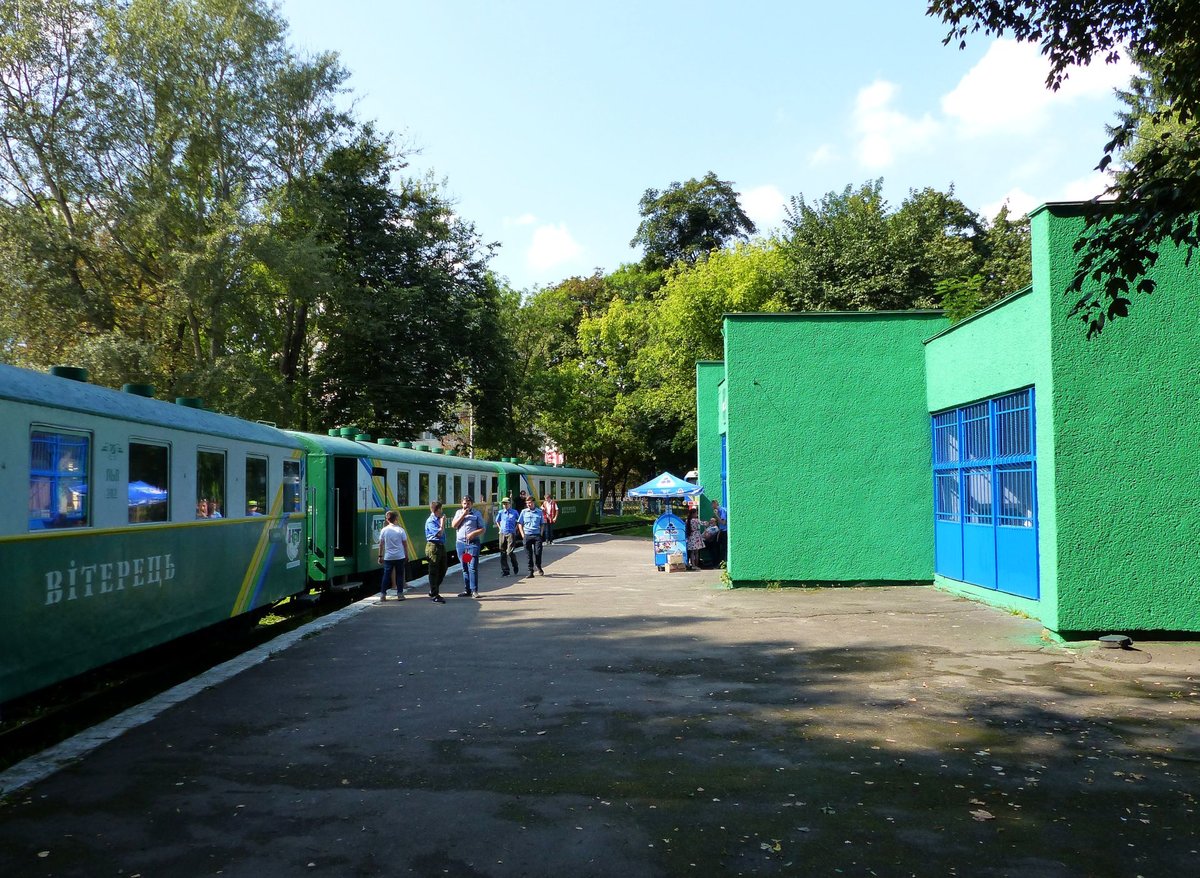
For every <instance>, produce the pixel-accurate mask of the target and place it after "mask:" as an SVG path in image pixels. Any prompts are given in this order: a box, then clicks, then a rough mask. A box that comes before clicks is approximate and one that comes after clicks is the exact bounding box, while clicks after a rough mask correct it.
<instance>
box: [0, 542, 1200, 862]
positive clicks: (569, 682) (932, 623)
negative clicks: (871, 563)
mask: <svg viewBox="0 0 1200 878" xmlns="http://www.w3.org/2000/svg"><path fill="white" fill-rule="evenodd" d="M651 560H652V558H651V554H650V547H649V546H648V544H647V542H646V541H645V540H632V539H622V538H615V537H598V538H592V539H588V540H579V541H576V542H571V541H569V540H564V541H560V542H558V543H556V544H555V545H553V546H550V547H547V549H546V560H545V568H546V572H547V574H548V575H547V576H544V577H538V578H536V579H532V580H531V579H515V578H513V577H507V578H502V577H500V571H499V568H498V566H497V565H496V564H495V563H494V562H493V563H489V564H485V565H484V566H483V575H482V583H483V585H482V589H483V592H484V597H483V599H482V600H479V601H474V600H471V599H467V598H456V597H454V596H453V595H454V594H455V593H456V592H457V591H458V590H459V588H458V586H459V583H460V581H461V580H460V579H459V578H456V576H455V575H454V574H451V576H450V577H448V579H447V584H446V587H445V589H444V591H445V593H447V594H448V595H449V597H448V598H447V603H446V604H445V605H438V604H434V603H432V602H430V601H429V600H428V599H419V598H418V597H417V594H418V593H417V592H416V591H414V592H410V596H409V599H408V600H406V601H394V600H389V601H387V602H385V603H379V602H378V601H377V600H376V599H370V600H368V601H364V602H361V603H360V604H357V605H355V606H354V607H353V608H350V609H349V610H348V611H346V612H345V614H344V615H343V616H342V617H340V621H337V624H328V625H327V626H326V627H325V628H323V629H321V630H314V631H312V632H310V633H309V634H306V635H304V636H299V637H297V638H296V639H295V642H294V643H293V645H291V646H290V648H287V649H285V650H283V651H281V652H276V653H275V654H274V655H273V656H271V657H270V658H269V659H267V660H266V661H262V662H260V663H258V664H254V663H253V662H246V663H245V664H244V667H245V669H244V670H241V672H240V673H238V674H236V675H235V676H232V677H230V678H229V679H227V680H225V681H224V682H221V683H219V684H217V685H214V686H212V687H211V688H207V689H202V690H201V691H198V692H196V693H195V694H191V695H190V697H185V696H184V695H180V696H179V697H178V698H176V699H175V700H177V701H178V703H175V704H174V706H171V707H169V708H168V709H166V710H165V711H164V712H162V713H161V714H160V715H158V716H157V717H156V718H153V719H149V720H148V721H145V722H143V723H142V724H140V725H139V724H138V722H134V721H126V726H125V727H127V728H128V731H125V732H124V734H122V735H121V736H120V737H117V738H116V739H114V740H112V741H110V742H108V743H106V744H104V745H103V746H101V747H99V748H98V749H95V750H94V751H93V752H90V753H88V754H87V755H85V756H82V757H80V758H78V759H77V760H76V761H74V762H72V763H71V764H69V765H67V766H66V767H65V768H63V769H62V770H60V771H58V772H57V773H55V774H53V775H51V776H49V777H46V778H45V779H42V780H39V781H36V782H33V783H31V784H29V785H27V786H24V787H22V788H20V789H16V790H15V791H10V792H9V793H7V795H6V796H5V797H4V799H3V800H2V801H0V875H5V876H21V878H24V876H42V875H46V876H88V878H94V876H126V878H133V876H142V878H151V876H164V875H165V876H171V878H184V876H193V875H196V876H199V875H223V876H239V878H240V876H246V878H273V876H296V875H328V876H343V875H358V876H374V875H389V876H390V875H418V876H441V875H450V876H541V875H554V876H559V875H567V876H570V878H583V876H607V875H616V876H620V878H637V876H668V875H694V876H705V875H806V876H807V875H878V876H898V875H918V876H932V875H938V876H941V875H962V876H968V875H969V876H1007V875H1012V876H1021V878H1031V876H1033V878H1036V876H1108V875H1114V876H1115V875H1121V876H1126V875H1127V876H1136V875H1144V876H1147V878H1149V876H1160V875H1178V874H1190V873H1192V872H1194V871H1195V868H1196V867H1195V864H1196V863H1197V862H1200V860H1198V859H1197V857H1198V853H1197V852H1198V850H1200V815H1197V813H1196V810H1197V806H1196V799H1195V796H1196V795H1200V683H1198V682H1197V675H1198V674H1200V647H1198V646H1197V645H1196V644H1194V643H1155V644H1140V643H1139V644H1135V649H1134V650H1100V649H1097V648H1095V647H1094V646H1092V645H1086V646H1082V647H1080V648H1069V647H1065V646H1063V645H1061V644H1057V643H1055V642H1053V641H1051V640H1050V639H1048V638H1047V637H1046V636H1044V634H1043V632H1042V629H1041V628H1040V626H1038V625H1037V624H1036V623H1035V622H1032V621H1030V620H1028V619H1023V618H1020V617H1017V616H1012V615H1009V614H1007V613H1004V612H1002V611H998V610H994V609H990V608H987V607H984V606H980V605H977V604H973V603H970V602H968V601H966V600H963V599H960V598H956V597H953V596H950V595H947V594H945V593H941V592H937V591H935V590H933V589H932V588H870V589H858V588H843V589H821V590H753V591H751V590H744V591H728V590H725V589H723V588H721V585H720V581H719V577H718V575H717V574H716V573H714V572H699V573H689V574H669V575H668V574H665V573H659V572H657V571H655V570H654V568H653V566H652V564H651ZM202 685H206V684H200V686H202ZM200 686H197V688H198V689H199V688H200ZM59 758H62V757H59ZM18 768H21V767H18ZM24 769H25V770H28V769H29V766H25V767H24ZM16 771H17V769H14V770H13V772H16ZM13 772H8V773H6V774H5V775H3V776H0V788H3V787H6V786H7V788H8V789H10V790H12V788H13V787H14V786H15V785H16V784H17V783H18V781H17V780H15V778H17V775H16V774H15V773H13Z"/></svg>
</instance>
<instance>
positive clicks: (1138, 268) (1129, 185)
mask: <svg viewBox="0 0 1200 878" xmlns="http://www.w3.org/2000/svg"><path fill="white" fill-rule="evenodd" d="M928 14H929V15H932V16H937V17H940V18H941V19H942V20H943V21H944V22H945V23H946V24H947V25H949V26H950V30H949V32H948V34H947V35H946V40H945V42H947V43H951V42H957V43H958V45H959V47H960V48H961V47H963V46H965V45H966V38H967V37H968V36H969V35H971V34H974V33H978V32H981V31H982V32H983V33H984V34H988V35H993V34H995V35H1000V34H1004V33H1011V34H1012V35H1013V36H1015V37H1016V38H1017V39H1018V40H1022V41H1025V42H1036V43H1038V44H1039V45H1041V47H1042V54H1044V55H1045V56H1046V57H1047V59H1048V60H1049V61H1050V73H1049V76H1048V78H1047V81H1046V84H1047V86H1048V87H1049V88H1051V89H1057V88H1059V87H1060V86H1061V85H1062V83H1063V81H1064V80H1065V79H1066V78H1067V77H1068V76H1069V75H1070V73H1071V70H1072V69H1073V68H1077V67H1080V66H1082V65H1086V64H1090V63H1096V62H1098V61H1104V62H1113V61H1116V60H1117V59H1118V58H1119V57H1120V56H1121V55H1122V54H1123V53H1126V52H1127V53H1128V55H1129V57H1131V58H1132V59H1133V60H1134V61H1135V62H1137V63H1138V64H1139V65H1140V66H1141V67H1142V68H1143V69H1145V70H1147V71H1150V73H1151V76H1150V79H1151V80H1152V82H1153V87H1152V88H1151V87H1147V85H1146V83H1145V81H1144V82H1143V84H1142V85H1140V86H1138V85H1135V93H1136V97H1135V99H1134V100H1133V101H1132V102H1129V103H1130V106H1131V109H1132V112H1129V113H1123V114H1122V115H1121V116H1120V117H1119V119H1118V120H1117V124H1116V125H1115V126H1113V127H1112V128H1110V129H1109V133H1110V135H1111V139H1110V140H1109V142H1108V143H1107V144H1106V145H1105V147H1104V154H1103V156H1102V157H1101V158H1100V161H1099V164H1098V165H1097V168H1098V169H1099V170H1105V169H1107V168H1109V166H1110V165H1113V164H1114V162H1116V163H1117V164H1118V165H1119V164H1121V162H1122V160H1123V161H1124V163H1125V165H1124V167H1123V168H1122V169H1121V170H1120V173H1118V175H1117V178H1116V181H1115V183H1114V184H1113V185H1112V186H1111V187H1110V188H1109V190H1108V192H1107V194H1109V195H1111V196H1113V197H1115V199H1116V201H1117V203H1118V207H1119V209H1118V210H1115V211H1114V210H1097V211H1096V212H1095V213H1094V214H1093V215H1091V216H1089V218H1088V227H1087V232H1086V234H1085V235H1084V236H1083V238H1082V239H1081V240H1080V241H1079V243H1078V244H1077V245H1076V252H1077V253H1078V254H1079V257H1080V262H1079V270H1078V272H1077V274H1076V275H1075V277H1074V279H1073V281H1072V283H1071V285H1070V290H1069V291H1070V292H1072V293H1075V294H1078V295H1079V298H1078V300H1077V302H1076V303H1075V307H1074V309H1073V311H1072V314H1073V315H1074V316H1076V317H1078V318H1080V319H1081V320H1082V321H1083V322H1084V323H1085V324H1086V325H1087V327H1088V334H1089V335H1093V334H1096V333H1099V332H1101V331H1102V330H1103V329H1104V326H1105V324H1106V323H1107V322H1108V321H1110V320H1112V319H1113V318H1116V317H1123V316H1127V315H1128V313H1129V309H1130V306H1131V304H1132V302H1131V300H1130V298H1129V295H1130V293H1131V290H1134V289H1136V290H1137V291H1138V292H1141V293H1151V292H1153V291H1154V287H1155V285H1154V281H1153V280H1151V279H1150V278H1147V277H1146V276H1145V274H1146V272H1147V271H1148V270H1149V269H1150V268H1151V267H1152V266H1153V265H1154V264H1155V262H1156V261H1157V259H1158V247H1159V245H1160V243H1161V242H1164V241H1170V242H1172V243H1174V244H1175V245H1177V246H1181V247H1184V248H1185V249H1186V251H1187V254H1188V259H1189V261H1190V259H1191V256H1192V254H1193V253H1194V251H1195V248H1196V247H1197V246H1200V213H1197V206H1198V205H1200V4H1197V3H1194V2H1181V0H1090V2H1082V3H1081V2H1080V0H930V2H929V5H928Z"/></svg>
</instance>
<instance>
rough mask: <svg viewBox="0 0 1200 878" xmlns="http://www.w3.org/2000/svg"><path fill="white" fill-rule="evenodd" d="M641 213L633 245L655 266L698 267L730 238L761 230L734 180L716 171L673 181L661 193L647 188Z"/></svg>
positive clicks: (631, 245)
mask: <svg viewBox="0 0 1200 878" xmlns="http://www.w3.org/2000/svg"><path fill="white" fill-rule="evenodd" d="M638 211H639V213H640V214H641V216H642V217H643V219H642V222H641V223H640V224H639V225H638V229H637V234H636V235H634V237H633V240H632V241H630V242H629V246H630V247H637V246H638V245H641V247H642V249H643V251H644V252H645V259H644V264H645V265H646V267H647V268H651V269H654V268H668V267H670V266H671V265H673V264H674V263H676V262H684V263H686V264H688V265H694V264H695V263H696V262H697V261H699V260H700V259H701V258H703V257H704V256H706V255H707V254H708V253H709V252H711V251H713V250H716V249H718V248H720V247H722V246H724V245H725V243H726V242H727V241H730V240H732V239H735V238H741V239H743V240H745V239H748V238H749V236H750V235H753V234H754V233H755V232H756V231H757V229H756V228H755V225H754V223H753V222H752V221H751V220H750V217H748V216H746V213H745V211H743V210H742V207H741V204H740V203H739V202H738V194H737V192H736V191H735V190H734V188H733V184H732V183H729V182H726V181H724V180H718V179H717V175H716V174H714V173H713V172H712V171H709V172H708V173H707V174H705V175H704V177H703V178H701V179H699V180H696V179H692V180H688V181H687V182H686V183H678V182H676V183H672V184H671V185H670V186H668V187H667V188H666V190H665V191H663V192H660V191H659V190H657V189H647V190H646V191H645V193H644V194H643V195H642V198H641V200H640V201H639V202H638Z"/></svg>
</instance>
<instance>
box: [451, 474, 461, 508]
mask: <svg viewBox="0 0 1200 878" xmlns="http://www.w3.org/2000/svg"><path fill="white" fill-rule="evenodd" d="M461 499H462V476H455V477H454V496H452V497H451V498H450V502H451V503H457V502H458V501H459V500H461Z"/></svg>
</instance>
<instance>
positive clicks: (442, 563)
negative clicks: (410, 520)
mask: <svg viewBox="0 0 1200 878" xmlns="http://www.w3.org/2000/svg"><path fill="white" fill-rule="evenodd" d="M425 559H426V560H427V561H429V598H430V600H432V601H433V602H434V603H435V604H444V603H446V599H445V598H444V597H442V594H441V589H442V580H443V579H445V578H446V516H445V515H443V514H442V503H441V501H440V500H434V501H433V502H432V503H430V504H429V517H428V518H427V519H425Z"/></svg>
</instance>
